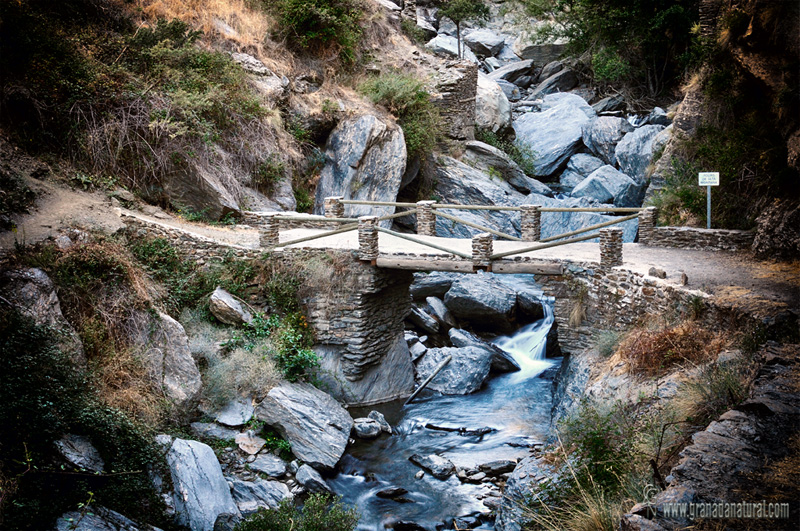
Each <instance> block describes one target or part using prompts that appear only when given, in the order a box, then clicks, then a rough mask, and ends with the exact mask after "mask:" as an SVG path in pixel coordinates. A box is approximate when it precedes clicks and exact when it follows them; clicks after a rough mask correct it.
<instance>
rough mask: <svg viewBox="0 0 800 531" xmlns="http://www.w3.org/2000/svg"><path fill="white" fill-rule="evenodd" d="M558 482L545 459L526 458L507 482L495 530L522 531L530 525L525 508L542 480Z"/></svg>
mask: <svg viewBox="0 0 800 531" xmlns="http://www.w3.org/2000/svg"><path fill="white" fill-rule="evenodd" d="M545 479H549V480H550V481H551V482H552V481H558V477H557V475H555V474H554V473H553V471H552V469H551V468H550V466H549V465H548V464H547V463H546V462H545V461H544V458H537V457H525V458H523V459H521V460H520V462H519V463H517V466H516V467H515V468H514V470H513V471H512V472H511V476H509V478H508V480H507V481H506V487H505V490H504V491H503V498H502V501H501V503H500V507H499V509H498V511H497V519H496V520H495V529H497V530H498V531H520V530H521V529H522V527H523V526H524V525H525V524H526V523H529V520H528V519H527V518H526V517H525V509H524V508H525V507H526V505H527V503H528V501H529V499H530V494H531V492H532V491H533V490H534V489H536V488H537V486H538V485H539V484H540V482H541V481H542V480H545Z"/></svg>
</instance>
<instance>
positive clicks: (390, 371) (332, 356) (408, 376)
mask: <svg viewBox="0 0 800 531" xmlns="http://www.w3.org/2000/svg"><path fill="white" fill-rule="evenodd" d="M315 351H316V352H317V354H318V355H319V357H320V360H321V363H320V365H321V366H320V369H321V370H320V372H319V373H318V374H317V378H319V379H320V380H321V381H322V383H323V384H324V385H325V389H326V390H327V391H328V392H329V393H330V394H331V395H333V396H334V397H336V398H337V399H338V400H341V401H342V402H344V403H345V404H347V405H349V406H365V405H370V404H377V403H380V402H387V401H389V400H396V399H398V398H406V397H408V396H409V395H410V394H411V393H412V392H413V391H414V366H413V365H412V363H411V355H410V353H409V348H408V345H407V343H406V342H405V340H404V339H403V336H402V334H398V337H397V338H396V339H395V340H394V343H392V345H391V348H389V349H388V351H387V352H386V354H384V356H383V357H382V358H381V359H380V360H379V361H378V362H377V363H376V364H374V365H372V366H370V367H368V368H367V369H366V370H365V371H364V372H363V373H362V375H361V377H360V378H359V379H358V380H349V379H348V378H347V376H346V375H345V374H344V373H343V372H342V370H343V363H344V360H343V359H342V356H343V355H346V354H347V350H346V347H343V346H339V345H319V346H317V347H315Z"/></svg>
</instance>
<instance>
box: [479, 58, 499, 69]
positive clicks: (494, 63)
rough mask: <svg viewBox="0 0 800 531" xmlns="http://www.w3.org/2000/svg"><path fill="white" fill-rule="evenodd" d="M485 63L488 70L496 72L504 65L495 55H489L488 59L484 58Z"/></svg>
mask: <svg viewBox="0 0 800 531" xmlns="http://www.w3.org/2000/svg"><path fill="white" fill-rule="evenodd" d="M483 64H484V66H485V67H486V70H487V71H488V72H494V71H495V70H497V69H498V68H500V67H501V66H503V65H502V64H500V61H498V60H497V58H495V57H487V58H486V59H484V61H483Z"/></svg>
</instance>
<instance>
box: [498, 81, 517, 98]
mask: <svg viewBox="0 0 800 531" xmlns="http://www.w3.org/2000/svg"><path fill="white" fill-rule="evenodd" d="M497 85H498V86H499V87H500V89H501V90H502V91H503V94H505V95H506V98H508V101H510V102H514V101H519V100H521V99H522V91H521V90H520V89H519V87H518V86H516V85H515V84H514V83H509V82H508V81H506V80H504V79H498V80H497Z"/></svg>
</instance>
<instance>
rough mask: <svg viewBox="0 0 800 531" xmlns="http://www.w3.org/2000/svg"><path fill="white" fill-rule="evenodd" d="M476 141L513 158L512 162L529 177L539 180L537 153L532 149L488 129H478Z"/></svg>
mask: <svg viewBox="0 0 800 531" xmlns="http://www.w3.org/2000/svg"><path fill="white" fill-rule="evenodd" d="M475 139H476V140H478V141H480V142H483V143H484V144H489V145H490V146H494V147H496V148H497V149H499V150H500V151H502V152H504V153H505V154H506V155H508V156H509V157H511V160H513V161H514V162H516V163H517V166H519V167H520V169H521V170H522V171H524V172H525V174H526V175H527V176H528V177H534V178H538V177H537V175H536V165H535V162H536V153H535V152H534V151H533V149H531V148H530V146H526V145H521V144H518V143H516V142H512V141H511V140H508V139H507V138H504V137H501V136H500V135H498V134H497V133H494V132H492V131H489V130H486V129H476V130H475Z"/></svg>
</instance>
